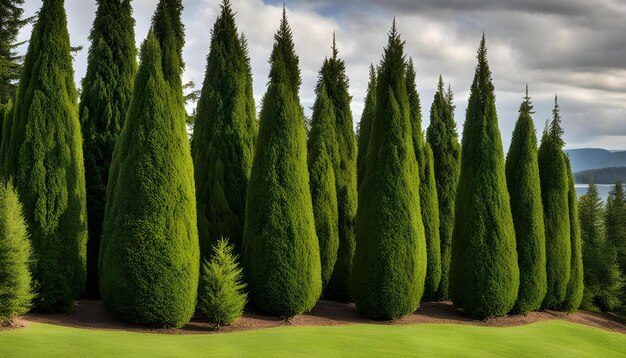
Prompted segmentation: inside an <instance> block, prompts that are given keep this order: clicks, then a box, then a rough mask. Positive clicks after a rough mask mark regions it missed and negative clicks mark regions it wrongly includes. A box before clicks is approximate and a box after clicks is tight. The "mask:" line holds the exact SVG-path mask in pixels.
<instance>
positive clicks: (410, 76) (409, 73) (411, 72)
mask: <svg viewBox="0 0 626 358" xmlns="http://www.w3.org/2000/svg"><path fill="white" fill-rule="evenodd" d="M415 77H416V73H415V65H413V57H409V62H408V63H407V65H406V79H407V81H406V86H407V88H409V89H410V90H411V91H412V90H414V89H415V86H417V83H416V82H415Z"/></svg>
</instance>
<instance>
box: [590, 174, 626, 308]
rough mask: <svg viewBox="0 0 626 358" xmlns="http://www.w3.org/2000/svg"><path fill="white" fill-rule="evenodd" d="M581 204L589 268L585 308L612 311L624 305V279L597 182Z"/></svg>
mask: <svg viewBox="0 0 626 358" xmlns="http://www.w3.org/2000/svg"><path fill="white" fill-rule="evenodd" d="M579 203H580V211H579V216H580V233H581V238H582V242H583V247H584V249H583V262H584V268H585V270H584V276H585V278H584V281H585V288H584V292H583V299H582V306H583V307H584V308H593V307H594V306H595V307H597V308H600V309H601V310H602V311H611V310H613V309H614V308H615V307H617V306H618V305H619V304H620V294H621V292H622V287H623V286H624V279H623V277H622V274H621V272H620V270H619V265H618V263H617V254H616V251H615V246H613V244H612V243H611V242H609V241H608V240H607V239H606V231H605V227H604V220H603V219H604V217H603V212H604V205H603V203H602V199H600V195H599V194H598V186H597V185H596V184H595V183H594V182H591V183H590V184H589V189H587V193H586V194H585V195H583V196H581V197H580V202H579Z"/></svg>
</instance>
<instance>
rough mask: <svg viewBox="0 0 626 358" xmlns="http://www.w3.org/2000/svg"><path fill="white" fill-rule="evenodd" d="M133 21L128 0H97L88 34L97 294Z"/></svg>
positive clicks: (126, 98) (87, 125)
mask: <svg viewBox="0 0 626 358" xmlns="http://www.w3.org/2000/svg"><path fill="white" fill-rule="evenodd" d="M134 26H135V20H134V19H133V17H132V8H131V4H130V0H122V1H120V0H98V10H97V11H96V18H95V20H94V22H93V27H92V28H91V34H90V36H89V38H90V40H91V47H90V49H89V56H88V59H87V74H86V75H85V78H83V81H82V85H83V90H82V93H81V97H80V104H79V106H78V108H79V118H80V122H81V129H82V133H83V152H84V157H85V181H86V183H87V218H88V220H87V222H88V228H89V240H88V241H87V285H86V287H85V292H86V294H87V295H89V296H92V297H97V296H99V288H98V251H99V250H100V236H101V235H102V220H103V219H104V206H105V196H106V186H107V181H108V179H109V167H110V165H111V157H112V156H113V149H114V148H115V141H116V140H117V137H118V135H119V133H120V131H121V130H122V126H123V124H124V119H125V118H126V110H127V109H128V104H129V103H130V96H131V95H132V87H133V80H134V78H135V73H136V72H137V60H136V56H137V53H136V52H137V51H136V49H135V30H134Z"/></svg>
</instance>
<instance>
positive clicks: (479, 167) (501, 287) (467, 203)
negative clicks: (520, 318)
mask: <svg viewBox="0 0 626 358" xmlns="http://www.w3.org/2000/svg"><path fill="white" fill-rule="evenodd" d="M461 153H462V154H461V174H460V176H459V187H458V192H457V197H456V207H455V209H456V216H455V223H454V232H453V235H452V261H451V264H450V297H451V298H452V301H453V302H454V304H455V305H456V306H458V307H460V308H462V309H463V310H464V311H465V312H467V313H469V314H470V315H472V316H473V317H477V318H486V317H493V316H502V315H505V314H506V313H507V312H509V311H510V310H511V308H513V305H514V304H515V300H516V298H517V290H518V288H519V268H518V266H517V251H516V247H515V229H514V227H513V217H512V215H511V204H510V201H509V193H508V191H507V188H506V177H505V169H504V152H503V149H502V140H501V139H500V130H499V129H498V115H497V113H496V98H495V93H494V87H493V83H492V81H491V71H490V70H489V64H488V62H487V47H486V45H485V36H484V35H483V38H482V40H481V42H480V48H479V49H478V65H477V66H476V74H475V76H474V82H473V83H472V87H471V89H470V98H469V103H468V105H467V115H466V119H465V126H464V127H463V140H462V151H461Z"/></svg>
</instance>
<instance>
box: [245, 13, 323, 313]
mask: <svg viewBox="0 0 626 358" xmlns="http://www.w3.org/2000/svg"><path fill="white" fill-rule="evenodd" d="M270 64H271V67H270V74H269V83H268V87H267V92H266V93H265V96H264V97H263V102H262V103H263V107H262V109H261V113H260V122H259V136H258V138H257V144H256V149H255V153H254V160H253V162H252V171H251V174H250V184H249V186H248V196H247V205H246V224H245V229H244V240H243V264H244V272H245V274H246V277H247V281H248V288H249V290H250V298H251V300H252V301H253V302H254V303H255V304H256V305H257V307H258V308H260V309H261V310H262V311H264V312H267V313H270V314H273V315H277V316H282V317H293V316H295V315H297V314H300V313H302V312H305V311H308V310H310V309H311V308H313V306H314V305H315V303H316V302H317V299H318V298H319V297H320V294H321V291H322V280H321V268H320V252H319V244H318V242H317V235H316V234H315V223H314V220H313V206H312V203H311V193H310V188H309V172H308V169H307V163H306V160H307V150H306V129H305V125H304V114H303V109H302V106H301V105H300V97H299V95H298V90H299V88H300V84H301V78H300V69H299V67H298V66H299V65H298V64H299V59H298V56H297V55H296V53H295V49H294V44H293V35H292V33H291V29H290V27H289V24H288V22H287V15H286V12H285V9H284V8H283V17H282V20H281V23H280V27H279V29H278V32H277V33H276V35H275V36H274V48H273V50H272V54H271V57H270Z"/></svg>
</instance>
